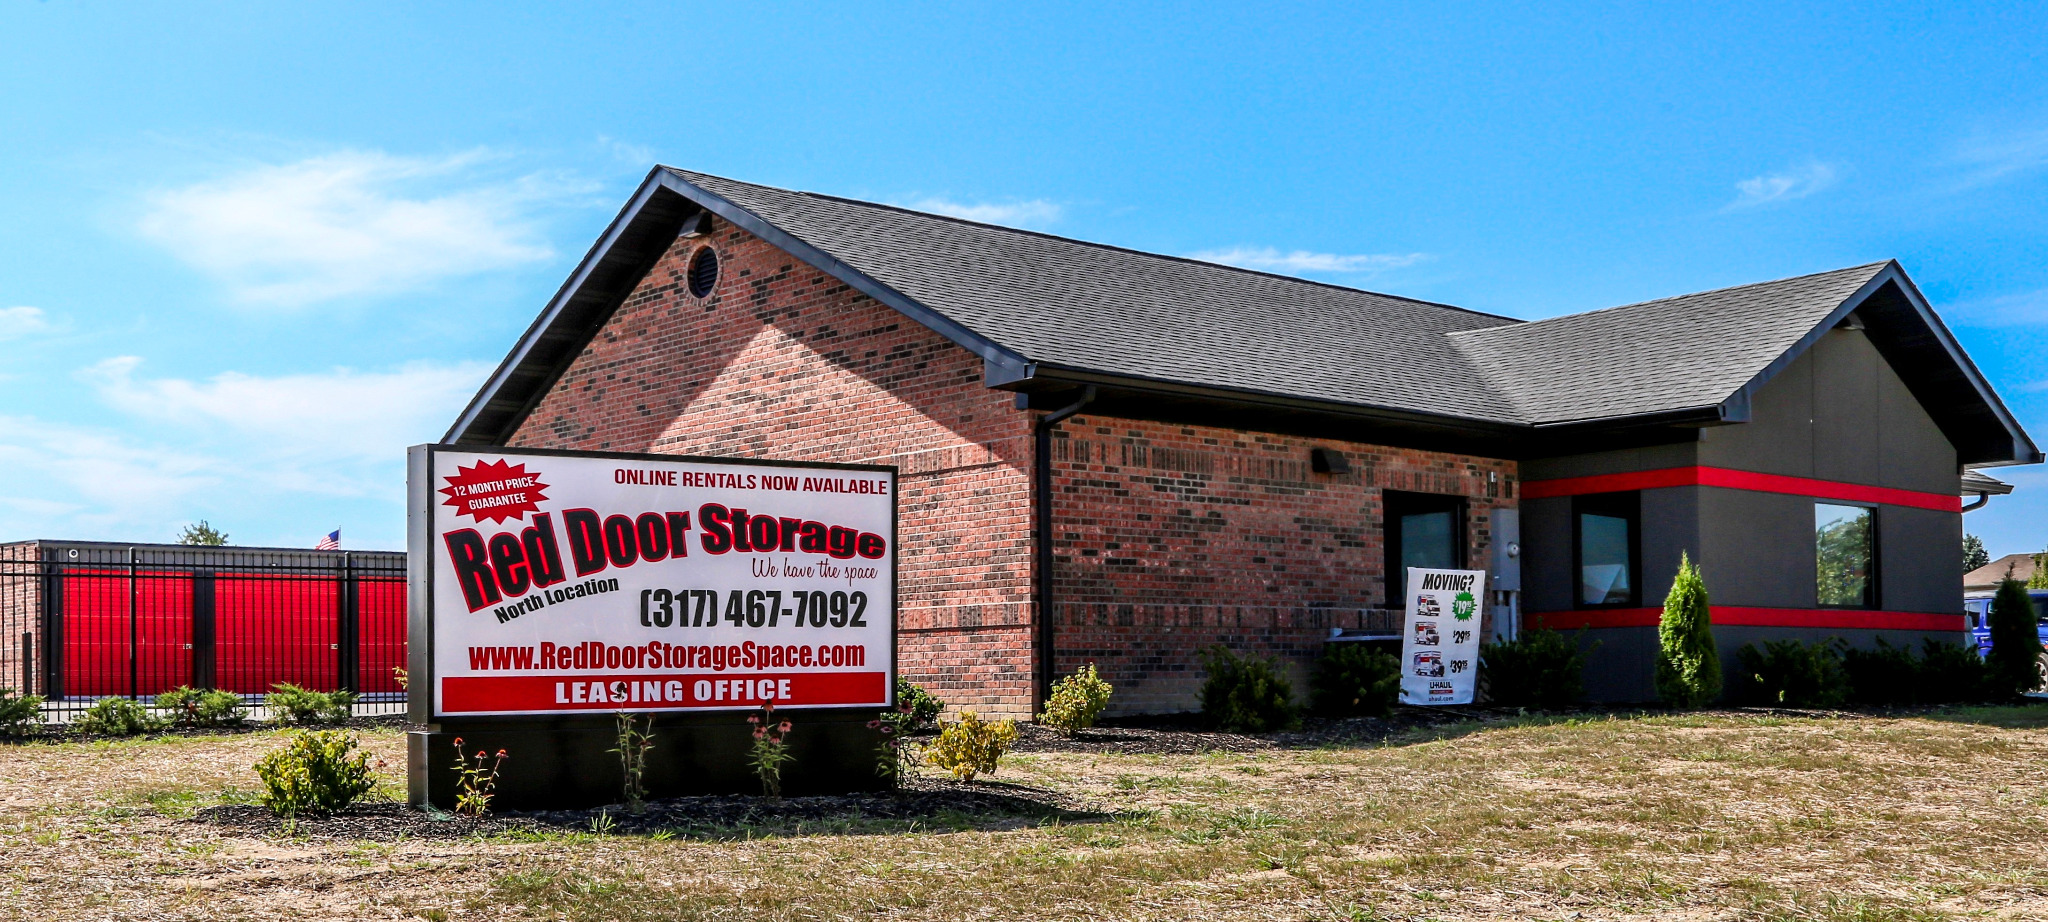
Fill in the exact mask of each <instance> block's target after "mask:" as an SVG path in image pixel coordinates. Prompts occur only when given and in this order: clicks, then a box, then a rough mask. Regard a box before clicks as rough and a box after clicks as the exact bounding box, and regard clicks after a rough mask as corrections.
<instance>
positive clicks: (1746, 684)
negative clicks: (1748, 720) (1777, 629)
mask: <svg viewBox="0 0 2048 922" xmlns="http://www.w3.org/2000/svg"><path fill="white" fill-rule="evenodd" d="M1843 646H1844V644H1843V643H1842V640H1841V638H1838V637H1830V638H1828V639H1826V640H1817V641H1814V642H1813V643H1810V644H1809V643H1801V642H1799V641H1797V640H1771V641H1765V642H1764V645H1763V648H1762V649H1761V650H1759V649H1758V648H1757V646H1756V644H1743V645H1742V649H1740V650H1737V651H1735V659H1736V662H1737V663H1739V664H1740V665H1741V667H1742V678H1741V679H1740V680H1738V682H1737V684H1736V688H1735V697H1736V700H1738V701H1741V702H1743V703H1745V704H1760V705H1767V706H1776V707H1795V708H1830V707H1839V706H1841V704H1842V702H1844V701H1846V700H1848V697H1849V676H1848V673H1847V672H1845V671H1844V670H1843V668H1842V647H1843Z"/></svg>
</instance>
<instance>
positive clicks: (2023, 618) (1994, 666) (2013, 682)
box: [1984, 568, 2048, 698]
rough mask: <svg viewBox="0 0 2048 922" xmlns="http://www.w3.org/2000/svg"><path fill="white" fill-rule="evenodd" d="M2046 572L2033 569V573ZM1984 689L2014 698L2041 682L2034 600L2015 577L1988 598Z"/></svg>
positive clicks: (1999, 695)
mask: <svg viewBox="0 0 2048 922" xmlns="http://www.w3.org/2000/svg"><path fill="white" fill-rule="evenodd" d="M2043 571H2048V568H2037V569H2036V572H2043ZM1984 679H1985V691H1986V692H1988V693H1990V694H1991V695H1992V696H1993V697H1997V698H2017V697H2019V696H2021V695H2024V694H2026V693H2027V692H2030V691H2033V690H2034V689H2036V688H2038V687H2040V685H2041V637H2040V634H2039V633H2037V632H2036V628H2035V626H2034V600H2033V599H2032V598H2030V597H2028V595H2027V587H2025V586H2023V585H2020V583H2019V581H2018V580H2011V579H2009V580H2006V581H2004V582H2002V583H1999V584H1998V594H1997V595H1995V596H1993V597H1992V598H1991V651H1990V652H1989V653H1987V654H1986V655H1985V656H1984Z"/></svg>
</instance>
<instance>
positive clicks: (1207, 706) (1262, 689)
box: [1202, 646, 1301, 733]
mask: <svg viewBox="0 0 2048 922" xmlns="http://www.w3.org/2000/svg"><path fill="white" fill-rule="evenodd" d="M1202 665H1203V667H1204V668H1206V669H1207V670H1208V672H1209V675H1208V678H1206V679H1204V680H1203V681H1202V713H1203V714H1204V715H1205V716H1207V718H1208V720H1209V723H1210V724H1212V725H1214V726H1215V727H1216V728H1217V729H1220V730H1229V731H1233V732H1238V733H1266V732H1269V731H1273V730H1289V729H1293V728H1294V727H1296V726H1299V725H1300V724H1301V714H1300V712H1299V711H1298V710H1297V709H1296V707H1295V704H1294V684H1293V683H1291V682H1289V681H1287V676H1286V675H1284V674H1282V673H1281V671H1280V667H1279V666H1277V665H1275V664H1274V663H1273V661H1272V660H1269V659H1265V658H1263V657H1256V656H1238V655H1237V654H1235V653H1232V652H1231V651H1230V649H1229V648H1227V647H1223V646H1215V647H1210V648H1209V650H1208V651H1207V652H1205V653H1203V654H1202Z"/></svg>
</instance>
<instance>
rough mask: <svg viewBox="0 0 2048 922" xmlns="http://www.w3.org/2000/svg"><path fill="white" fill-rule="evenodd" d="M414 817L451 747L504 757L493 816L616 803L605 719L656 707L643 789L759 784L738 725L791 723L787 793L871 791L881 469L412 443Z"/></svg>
mask: <svg viewBox="0 0 2048 922" xmlns="http://www.w3.org/2000/svg"><path fill="white" fill-rule="evenodd" d="M409 462H410V463H409V471H408V473H409V476H408V480H409V487H410V489H409V497H410V506H411V508H410V514H411V522H410V528H409V549H410V552H411V553H410V557H409V561H410V566H411V574H410V581H411V585H410V589H411V594H410V598H411V603H410V604H411V606H412V635H411V636H412V637H413V643H412V646H411V659H412V662H411V664H410V665H411V669H410V677H411V680H410V681H411V689H410V690H411V695H410V717H411V719H412V721H413V722H415V723H418V724H426V725H427V726H428V727H429V729H427V730H425V731H416V732H414V733H413V734H412V735H411V739H410V741H409V743H410V752H409V761H410V770H409V773H408V774H409V778H410V781H411V800H412V801H413V802H414V803H420V804H424V803H433V804H436V805H446V804H448V803H451V802H452V801H453V796H454V788H453V786H454V783H455V780H456V776H455V773H454V766H455V753H456V750H455V748H454V739H456V738H463V739H464V740H465V742H464V745H463V748H464V749H465V750H484V751H491V752H495V751H496V750H498V749H501V748H502V749H504V750H506V752H507V754H508V758H507V759H506V762H505V769H504V775H503V776H502V777H501V778H500V781H499V795H498V803H500V804H502V805H504V806H506V807H517V808H528V807H569V806H590V805H594V804H602V803H609V802H612V801H615V800H617V799H618V796H619V791H620V787H619V785H620V782H621V781H622V780H623V769H622V768H621V767H620V765H619V762H618V759H617V757H616V755H610V754H608V753H609V750H611V749H612V748H615V746H616V740H615V739H614V735H615V734H614V729H613V722H614V715H615V714H617V713H620V712H627V713H650V712H651V713H654V714H656V715H657V717H656V725H655V730H654V733H655V741H654V746H655V748H654V751H653V753H652V754H651V755H650V757H649V761H648V763H647V774H646V780H647V784H648V791H649V793H650V794H651V795H654V796H673V795H676V794H684V793H718V792H744V791H749V790H758V784H757V783H756V781H755V779H754V778H753V777H752V775H751V774H749V772H748V769H747V767H746V764H745V761H746V750H747V748H748V745H749V744H750V743H751V741H752V737H751V733H750V729H751V728H750V725H749V724H748V723H747V722H746V717H747V716H748V715H750V714H753V713H757V712H758V709H759V708H761V707H762V706H764V705H769V704H772V705H773V706H774V707H775V709H776V711H777V715H778V717H781V718H784V719H788V720H791V721H792V722H793V723H794V724H795V728H794V729H793V731H792V733H791V734H790V738H789V739H790V746H791V751H792V753H793V754H794V755H795V757H796V758H795V759H794V761H793V762H792V763H791V764H790V767H789V768H788V769H787V770H786V771H785V774H784V780H783V784H784V787H785V789H788V790H790V791H791V792H792V793H795V792H800V791H816V792H822V791H827V790H831V791H847V790H861V789H871V788H874V787H877V786H879V784H880V781H881V779H879V778H878V777H876V775H875V771H874V766H875V744H876V741H875V739H874V733H873V732H872V731H870V730H868V729H867V727H866V723H867V721H869V720H872V719H873V718H874V717H875V715H876V714H877V713H878V712H880V711H882V710H885V709H887V708H889V707H891V706H892V705H893V704H894V697H895V671H896V664H895V658H896V645H895V631H896V553H897V545H896V472H895V469H894V468H888V467H873V466H852V465H810V464H791V463H781V462H765V461H731V460H720V459H708V458H679V457H674V456H662V455H625V454H604V453H589V452H553V451H535V450H523V449H500V448H466V447H457V446H445V445H422V446H416V447H414V448H413V449H412V451H411V456H410V458H409Z"/></svg>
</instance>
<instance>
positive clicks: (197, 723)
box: [156, 685, 249, 727]
mask: <svg viewBox="0 0 2048 922" xmlns="http://www.w3.org/2000/svg"><path fill="white" fill-rule="evenodd" d="M156 706H157V709H158V710H164V711H169V712H171V722H172V723H175V724H177V725H178V726H180V727H227V726H233V725H234V724H238V723H241V722H242V718H244V717H247V716H248V715H249V712H248V711H247V710H245V709H243V707H242V699H241V697H240V696H238V695H236V694H235V693H234V692H225V691H221V690H219V689H197V688H190V687H187V686H184V685H180V686H178V687H177V688H173V689H171V690H170V691H167V692H164V693H163V694H161V695H158V696H156Z"/></svg>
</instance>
